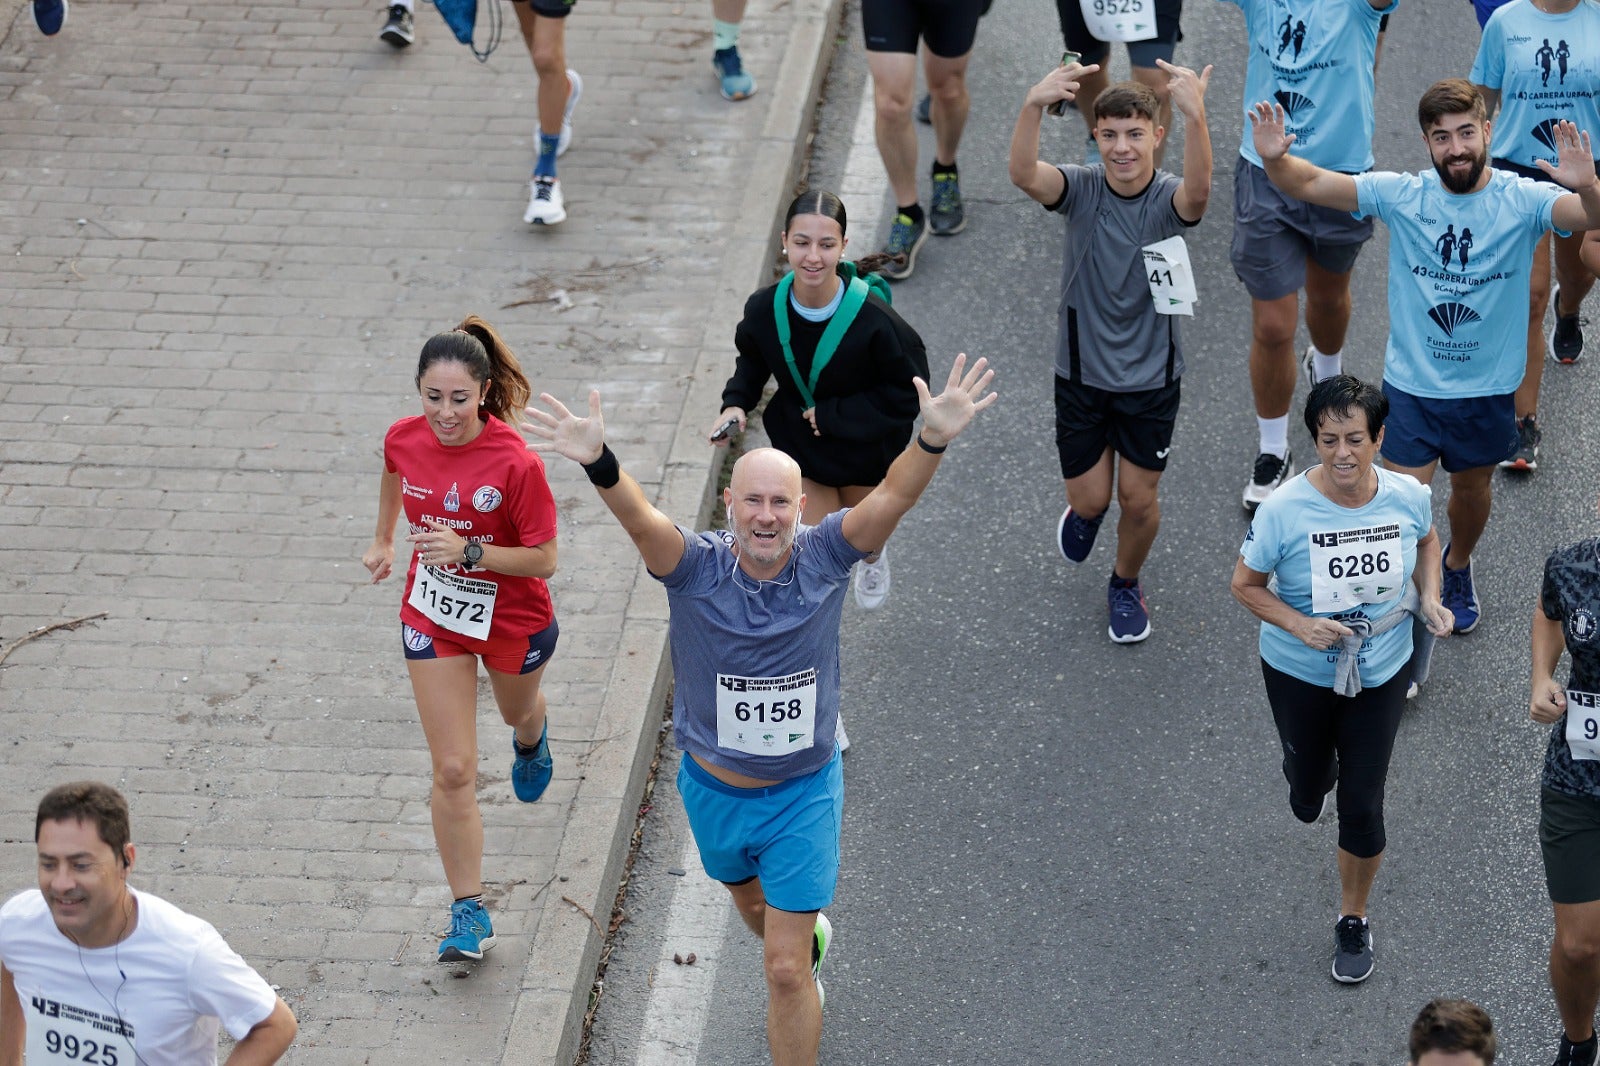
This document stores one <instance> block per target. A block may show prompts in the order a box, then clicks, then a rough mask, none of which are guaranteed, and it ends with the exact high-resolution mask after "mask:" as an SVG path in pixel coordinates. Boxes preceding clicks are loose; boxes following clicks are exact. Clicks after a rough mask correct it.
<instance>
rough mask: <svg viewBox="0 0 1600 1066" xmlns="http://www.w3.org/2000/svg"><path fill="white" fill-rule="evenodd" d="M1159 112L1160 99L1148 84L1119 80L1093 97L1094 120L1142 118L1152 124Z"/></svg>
mask: <svg viewBox="0 0 1600 1066" xmlns="http://www.w3.org/2000/svg"><path fill="white" fill-rule="evenodd" d="M1160 112H1161V101H1159V100H1157V99H1156V94H1155V91H1154V90H1152V89H1151V88H1150V86H1148V85H1141V84H1140V83H1139V82H1136V81H1119V82H1117V84H1115V85H1113V86H1111V87H1110V88H1108V89H1105V90H1104V91H1102V92H1101V93H1100V95H1099V96H1097V97H1095V98H1094V120H1095V122H1097V123H1098V122H1099V121H1100V120H1101V119H1103V118H1144V119H1149V120H1150V122H1151V124H1152V125H1154V124H1155V121H1156V116H1157V115H1158V114H1160Z"/></svg>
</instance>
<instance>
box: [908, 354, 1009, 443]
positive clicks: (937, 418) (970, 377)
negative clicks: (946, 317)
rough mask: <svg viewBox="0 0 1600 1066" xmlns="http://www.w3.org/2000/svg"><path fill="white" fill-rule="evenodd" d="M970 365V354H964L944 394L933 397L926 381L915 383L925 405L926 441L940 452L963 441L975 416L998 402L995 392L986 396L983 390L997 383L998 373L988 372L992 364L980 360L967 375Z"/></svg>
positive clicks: (919, 380)
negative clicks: (963, 431) (993, 382)
mask: <svg viewBox="0 0 1600 1066" xmlns="http://www.w3.org/2000/svg"><path fill="white" fill-rule="evenodd" d="M966 365H967V353H965V352H962V353H961V354H960V355H958V356H956V361H955V362H954V363H953V364H952V365H951V367H950V376H949V377H948V378H947V379H945V385H944V391H943V392H941V393H940V394H939V395H937V396H934V395H932V394H930V393H929V391H928V383H927V382H926V381H923V380H922V379H921V378H912V379H911V384H912V385H914V386H915V387H916V390H917V400H918V402H919V403H920V404H921V405H922V439H923V440H925V441H927V442H928V443H929V444H931V445H933V446H934V447H936V448H937V447H941V446H943V445H945V444H948V443H950V442H951V441H953V440H955V439H956V438H957V437H959V436H960V435H961V431H962V430H964V429H966V428H967V424H968V423H970V422H971V421H972V419H973V416H974V415H976V414H977V413H978V412H979V411H981V410H983V409H984V408H985V407H988V406H989V405H990V404H992V403H994V401H995V400H996V399H997V398H998V394H996V393H993V392H991V393H989V395H987V396H984V395H983V390H984V389H987V388H988V387H989V383H990V382H991V381H993V380H994V371H993V370H990V369H988V366H989V360H988V359H979V360H978V361H977V362H976V363H973V364H972V369H971V370H968V371H966V373H965V374H963V373H962V370H963V368H965V366H966ZM980 397H981V398H980Z"/></svg>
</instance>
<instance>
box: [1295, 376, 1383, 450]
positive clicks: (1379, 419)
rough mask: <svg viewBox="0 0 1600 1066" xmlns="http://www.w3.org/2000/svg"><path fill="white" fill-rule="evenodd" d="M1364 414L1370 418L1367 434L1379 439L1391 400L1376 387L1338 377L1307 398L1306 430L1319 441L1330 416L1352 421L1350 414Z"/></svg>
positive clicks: (1357, 379) (1346, 377)
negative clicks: (1317, 437)
mask: <svg viewBox="0 0 1600 1066" xmlns="http://www.w3.org/2000/svg"><path fill="white" fill-rule="evenodd" d="M1352 411H1361V412H1362V413H1364V414H1365V415H1366V416H1367V433H1368V435H1369V436H1373V437H1376V436H1377V435H1378V431H1379V430H1381V429H1382V428H1383V422H1384V419H1386V418H1388V417H1389V397H1387V396H1385V395H1384V394H1383V390H1382V389H1380V388H1378V387H1377V386H1376V385H1368V384H1367V383H1366V382H1365V381H1362V380H1361V379H1360V378H1354V377H1351V376H1350V375H1349V374H1336V375H1334V376H1333V377H1331V378H1324V379H1323V380H1322V381H1319V382H1317V384H1316V387H1315V388H1313V389H1312V390H1311V395H1309V396H1307V397H1306V430H1307V432H1309V433H1310V434H1311V436H1312V437H1316V435H1317V433H1318V431H1319V430H1321V429H1322V420H1323V419H1325V418H1327V417H1328V416H1329V415H1330V414H1332V415H1337V416H1339V417H1340V418H1349V417H1350V412H1352Z"/></svg>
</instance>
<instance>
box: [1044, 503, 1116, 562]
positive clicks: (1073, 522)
mask: <svg viewBox="0 0 1600 1066" xmlns="http://www.w3.org/2000/svg"><path fill="white" fill-rule="evenodd" d="M1105 517H1106V516H1105V512H1103V511H1102V512H1101V513H1100V515H1099V516H1097V517H1095V518H1084V517H1082V516H1080V515H1079V514H1078V512H1076V511H1074V510H1073V509H1072V508H1071V507H1068V508H1067V509H1066V510H1065V511H1062V512H1061V521H1059V522H1057V523H1056V547H1057V548H1060V549H1061V557H1062V558H1063V559H1065V560H1066V561H1067V562H1069V563H1081V562H1083V561H1084V560H1085V559H1087V558H1089V549H1090V548H1093V547H1094V538H1095V534H1097V533H1099V532H1100V523H1101V522H1103V521H1105Z"/></svg>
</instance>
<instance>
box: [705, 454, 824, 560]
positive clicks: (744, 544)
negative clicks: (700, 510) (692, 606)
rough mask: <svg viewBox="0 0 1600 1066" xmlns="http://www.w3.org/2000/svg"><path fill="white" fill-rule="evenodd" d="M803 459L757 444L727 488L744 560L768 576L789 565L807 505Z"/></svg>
mask: <svg viewBox="0 0 1600 1066" xmlns="http://www.w3.org/2000/svg"><path fill="white" fill-rule="evenodd" d="M805 500H806V498H805V493H803V492H802V491H801V482H800V464H799V463H796V462H795V461H794V460H793V459H791V458H789V457H788V456H787V455H785V454H784V453H783V452H780V451H778V449H776V448H757V449H756V450H755V451H752V452H747V453H745V455H744V456H743V457H741V458H740V459H739V461H738V462H737V463H734V464H733V476H732V477H730V478H729V479H728V487H727V488H726V489H723V490H722V502H723V504H724V505H725V506H726V507H727V511H728V528H729V529H731V530H732V531H733V539H734V552H735V554H736V555H737V556H738V558H739V565H740V566H741V567H742V568H743V569H744V571H745V572H746V573H747V574H749V575H750V576H752V577H755V578H758V579H760V580H763V581H765V580H767V579H769V578H771V577H774V576H776V575H777V574H778V572H780V571H781V570H782V569H783V565H784V563H785V562H787V561H788V558H789V549H790V547H791V546H792V545H793V544H794V538H795V532H796V530H798V529H799V528H800V513H801V511H802V510H803V509H804V508H805Z"/></svg>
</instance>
